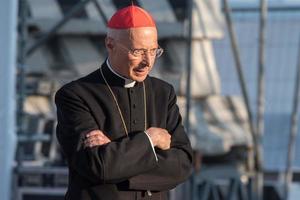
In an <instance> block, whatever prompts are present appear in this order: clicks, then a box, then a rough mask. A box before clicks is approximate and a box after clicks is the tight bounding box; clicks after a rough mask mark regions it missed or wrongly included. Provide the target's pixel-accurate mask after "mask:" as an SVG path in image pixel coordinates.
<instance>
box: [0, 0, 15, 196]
mask: <svg viewBox="0 0 300 200" xmlns="http://www.w3.org/2000/svg"><path fill="white" fill-rule="evenodd" d="M0 4H1V6H0V24H1V26H0V33H1V37H0V46H1V47H0V91H1V96H0V127H1V134H0V135H1V139H0V177H1V181H0V199H10V198H11V185H12V184H11V180H12V168H13V164H14V156H15V147H16V134H15V130H16V129H15V126H16V119H15V111H16V106H15V105H16V104H15V101H14V100H15V97H16V89H15V83H16V81H15V80H16V76H15V74H16V67H15V66H16V55H17V44H16V39H17V30H16V29H15V27H16V26H17V19H18V15H17V5H18V2H17V0H12V1H5V2H1V3H0Z"/></svg>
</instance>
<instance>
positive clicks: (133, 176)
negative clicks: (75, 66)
mask: <svg viewBox="0 0 300 200" xmlns="http://www.w3.org/2000/svg"><path fill="white" fill-rule="evenodd" d="M102 70H103V74H104V76H105V78H106V80H107V81H108V83H109V85H110V86H111V88H112V90H113V93H114V94H115V96H116V98H117V101H118V103H119V106H120V108H121V111H122V113H123V116H124V119H125V123H126V126H127V128H128V132H129V134H128V135H129V136H128V137H127V136H126V133H125V131H124V126H123V124H122V121H121V118H120V114H119V112H118V109H117V106H116V103H115V102H114V100H113V97H112V94H111V93H110V91H109V89H108V87H107V86H106V85H105V82H104V80H103V78H102V76H101V72H100V69H98V70H96V71H94V72H92V73H91V74H89V75H87V76H85V77H83V78H81V79H78V80H76V81H72V82H70V83H68V84H66V85H64V86H63V87H62V88H61V89H60V90H59V91H58V92H57V93H56V96H55V102H56V105H57V117H58V124H57V138H58V141H59V143H60V145H61V147H62V150H63V152H64V154H65V155H66V158H67V161H68V166H69V186H68V191H67V193H66V199H68V200H77V199H78V200H79V199H80V200H119V199H122V200H127V199H130V200H133V199H161V200H165V199H167V191H168V190H170V189H172V188H174V187H175V186H176V185H178V184H179V183H182V182H183V181H185V180H186V179H187V178H188V176H189V175H190V172H191V166H192V150H191V146H190V142H189V140H188V137H187V135H186V133H185V131H184V129H183V126H182V122H181V116H180V114H179V110H178V106H177V105H176V95H175V92H174V89H173V87H172V86H171V85H170V84H168V83H166V82H164V81H162V80H159V79H157V78H153V77H150V76H148V77H147V78H146V79H145V81H144V83H145V88H146V102H147V103H146V104H147V108H146V109H147V126H148V127H147V128H149V127H160V128H164V129H166V130H167V131H168V132H169V133H170V134H171V135H172V137H171V148H170V149H169V150H160V149H157V148H155V152H156V154H157V157H158V161H156V159H155V154H154V152H153V149H152V146H151V143H150V141H149V139H148V137H147V135H146V134H145V133H144V129H145V127H144V121H145V117H144V110H145V109H144V92H143V83H138V82H137V83H136V84H135V86H134V87H132V88H125V87H124V80H123V79H121V78H120V77H118V76H116V75H115V74H114V73H113V72H112V71H110V69H109V68H108V66H107V65H106V64H103V65H102ZM95 129H100V130H102V131H103V132H104V133H105V134H106V136H107V137H108V138H109V139H110V140H111V141H112V142H110V143H109V144H106V145H103V146H98V147H93V148H84V147H83V141H84V139H85V134H86V133H88V132H90V131H91V130H95ZM146 191H151V194H152V196H150V195H151V194H150V193H148V192H146Z"/></svg>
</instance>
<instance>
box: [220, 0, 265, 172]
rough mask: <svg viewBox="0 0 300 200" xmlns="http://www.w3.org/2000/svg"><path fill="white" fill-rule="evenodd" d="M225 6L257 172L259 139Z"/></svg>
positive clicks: (225, 4)
mask: <svg viewBox="0 0 300 200" xmlns="http://www.w3.org/2000/svg"><path fill="white" fill-rule="evenodd" d="M223 5H224V11H225V18H226V23H227V26H228V32H229V36H230V42H231V46H232V51H233V56H234V61H235V67H236V70H237V73H238V77H239V83H240V86H241V90H242V94H243V99H244V102H245V104H246V108H247V113H248V117H249V125H250V131H251V135H252V139H253V143H254V153H255V154H254V156H255V157H254V158H255V164H256V168H257V170H258V169H260V168H261V162H260V161H261V158H260V154H259V152H260V151H259V149H258V145H257V137H256V134H255V129H254V125H253V116H252V112H251V108H250V103H249V97H248V92H247V89H246V83H245V79H244V75H243V71H242V64H241V61H240V55H239V49H238V45H237V39H236V35H235V32H234V27H233V23H232V20H231V11H230V8H229V5H228V0H223Z"/></svg>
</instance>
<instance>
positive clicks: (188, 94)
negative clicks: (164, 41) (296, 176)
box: [185, 0, 193, 133]
mask: <svg viewBox="0 0 300 200" xmlns="http://www.w3.org/2000/svg"><path fill="white" fill-rule="evenodd" d="M188 13H189V16H188V37H187V52H186V53H187V55H186V58H187V75H186V76H187V78H186V81H187V83H186V94H185V95H186V110H185V113H186V114H185V128H186V131H187V133H189V131H190V106H191V73H192V59H193V58H192V42H193V19H192V18H193V0H189V4H188Z"/></svg>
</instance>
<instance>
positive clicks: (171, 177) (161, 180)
mask: <svg viewBox="0 0 300 200" xmlns="http://www.w3.org/2000/svg"><path fill="white" fill-rule="evenodd" d="M167 130H168V132H169V133H170V134H171V135H172V136H171V148H170V149H168V150H160V149H156V154H157V157H158V165H157V166H156V167H155V168H154V169H151V170H149V171H147V172H146V173H143V174H140V175H138V176H134V177H131V178H130V179H129V187H130V189H135V190H152V191H163V190H170V189H172V188H174V187H176V186H177V185H178V184H180V183H182V182H184V181H185V180H186V179H187V178H188V176H189V175H190V174H191V168H192V160H193V158H192V148H191V145H190V142H189V139H188V137H187V135H186V133H185V131H184V128H183V126H182V119H181V116H180V113H179V108H178V106H177V104H176V95H175V91H174V89H173V87H172V89H171V92H170V97H169V104H168V117H167Z"/></svg>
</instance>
